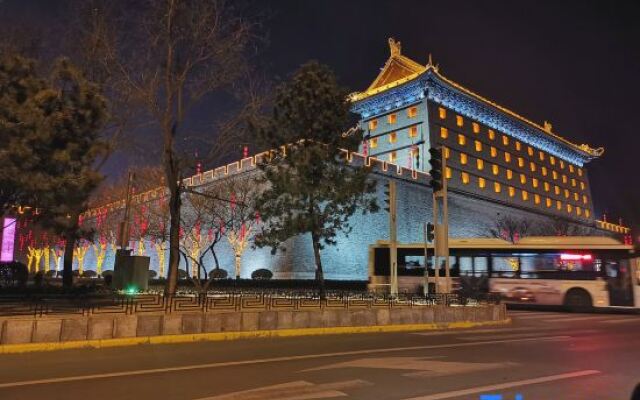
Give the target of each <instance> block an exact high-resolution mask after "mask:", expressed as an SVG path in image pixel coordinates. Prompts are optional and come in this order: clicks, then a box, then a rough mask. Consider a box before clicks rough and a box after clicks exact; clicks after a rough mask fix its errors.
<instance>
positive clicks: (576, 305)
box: [564, 288, 593, 312]
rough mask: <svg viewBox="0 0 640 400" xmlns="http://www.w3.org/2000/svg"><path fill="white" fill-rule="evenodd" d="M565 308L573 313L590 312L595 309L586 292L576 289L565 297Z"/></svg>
mask: <svg viewBox="0 0 640 400" xmlns="http://www.w3.org/2000/svg"><path fill="white" fill-rule="evenodd" d="M564 306H565V307H566V308H567V309H568V310H569V311H573V312H589V311H591V310H592V309H593V301H592V300H591V295H590V294H589V293H588V292H587V291H586V290H584V289H577V288H576V289H571V290H569V291H568V292H567V294H566V295H565V296H564Z"/></svg>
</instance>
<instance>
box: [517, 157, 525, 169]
mask: <svg viewBox="0 0 640 400" xmlns="http://www.w3.org/2000/svg"><path fill="white" fill-rule="evenodd" d="M518 167H524V158H522V157H518Z"/></svg>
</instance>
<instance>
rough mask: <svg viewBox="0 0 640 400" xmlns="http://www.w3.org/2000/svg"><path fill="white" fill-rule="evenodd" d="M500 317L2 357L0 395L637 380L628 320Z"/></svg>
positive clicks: (496, 386)
mask: <svg viewBox="0 0 640 400" xmlns="http://www.w3.org/2000/svg"><path fill="white" fill-rule="evenodd" d="M509 314H510V316H511V317H512V320H513V324H511V325H509V326H503V327H492V328H488V327H485V328H477V329H470V330H455V331H437V332H434V331H428V332H426V331H425V332H411V333H376V334H353V335H327V336H313V337H294V338H275V339H253V340H239V341H232V342H200V343H189V344H176V345H143V346H133V347H120V348H110V349H81V350H63V351H55V352H43V353H27V354H9V355H2V356H0V371H1V372H0V399H2V400H8V399H65V400H66V399H91V400H100V399H153V400H158V399H176V400H178V399H179V400H257V399H282V400H294V399H295V400H305V399H394V400H395V399H402V400H408V399H411V400H439V399H453V400H461V399H483V400H484V399H486V400H498V399H500V400H513V399H518V398H519V399H521V400H538V399H539V400H554V399H566V400H571V399H574V400H586V399H598V400H618V399H620V400H623V399H625V400H626V399H629V398H630V395H631V392H632V391H633V388H634V387H635V385H636V384H638V383H640V335H638V332H639V331H640V315H616V314H575V313H562V312H550V311H530V310H516V311H513V310H512V311H509ZM483 394H484V395H485V396H482V395H483ZM488 395H494V396H493V397H490V396H488ZM498 395H500V397H498ZM518 395H519V397H517V396H518Z"/></svg>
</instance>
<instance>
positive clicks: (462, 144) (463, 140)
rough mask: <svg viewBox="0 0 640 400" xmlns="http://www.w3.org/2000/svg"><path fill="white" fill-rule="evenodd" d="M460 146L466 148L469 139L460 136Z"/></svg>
mask: <svg viewBox="0 0 640 400" xmlns="http://www.w3.org/2000/svg"><path fill="white" fill-rule="evenodd" d="M458 144H459V145H460V146H464V145H465V144H467V138H466V137H465V136H464V135H458Z"/></svg>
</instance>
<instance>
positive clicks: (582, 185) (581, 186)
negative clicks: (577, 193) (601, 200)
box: [580, 182, 584, 190]
mask: <svg viewBox="0 0 640 400" xmlns="http://www.w3.org/2000/svg"><path fill="white" fill-rule="evenodd" d="M580 189H581V190H584V182H580Z"/></svg>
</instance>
